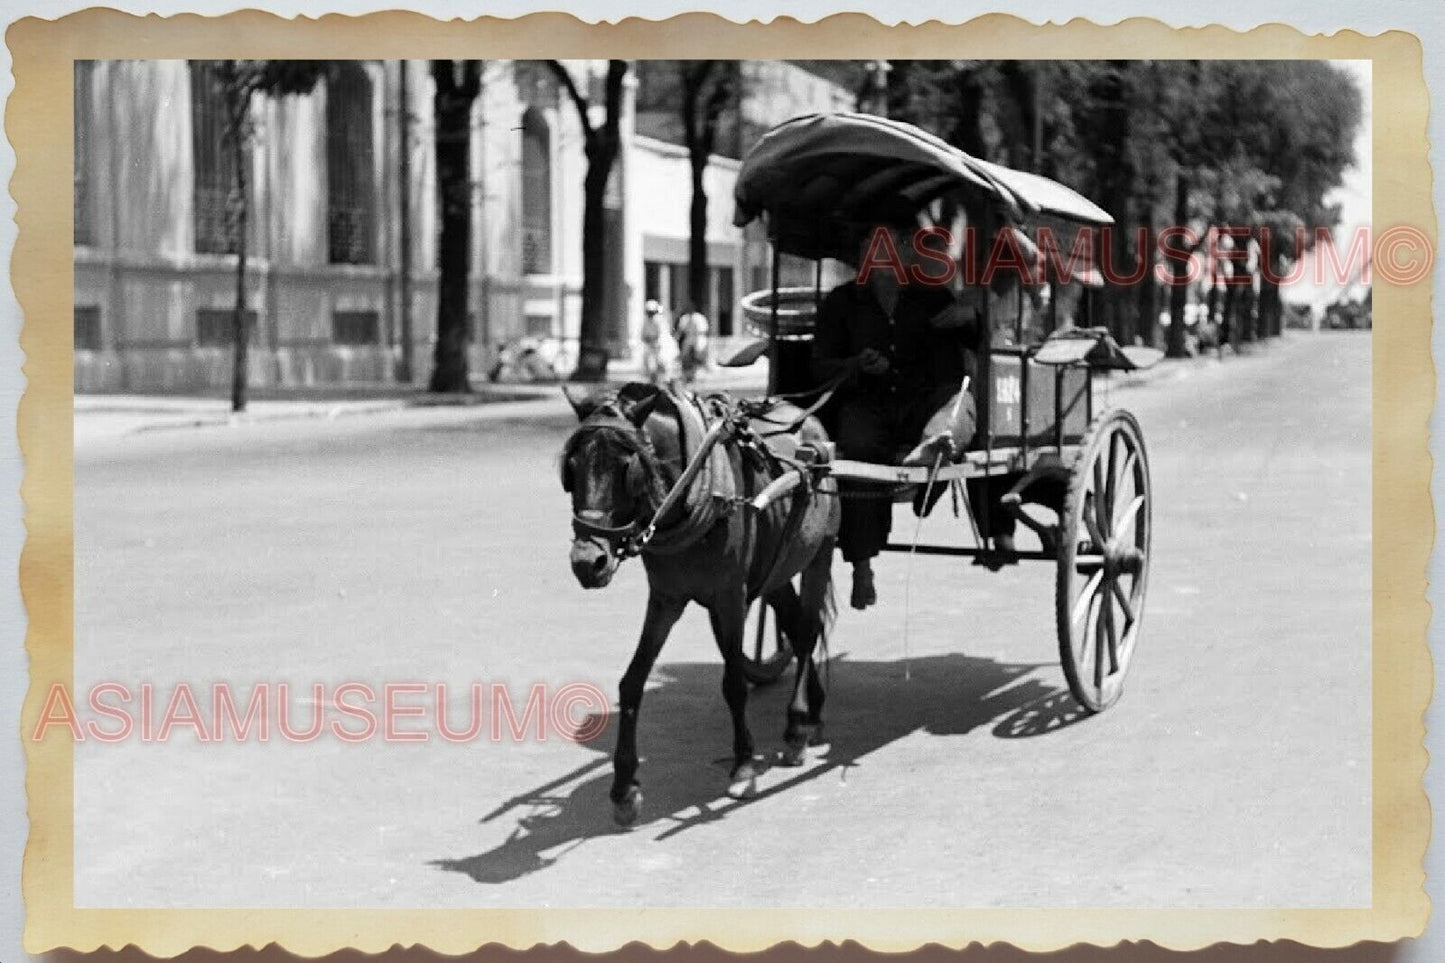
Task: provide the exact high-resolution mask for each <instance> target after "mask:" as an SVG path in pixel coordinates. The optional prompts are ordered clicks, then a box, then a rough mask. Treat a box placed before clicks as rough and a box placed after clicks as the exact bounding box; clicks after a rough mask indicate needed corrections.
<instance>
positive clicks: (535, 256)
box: [522, 107, 552, 274]
mask: <svg viewBox="0 0 1445 963" xmlns="http://www.w3.org/2000/svg"><path fill="white" fill-rule="evenodd" d="M522 271H523V272H524V273H526V274H550V273H552V132H551V130H550V129H549V128H548V126H547V119H546V118H545V117H543V116H542V113H541V111H539V110H537V109H536V108H535V107H534V108H531V109H529V110H528V111H527V112H526V113H525V114H523V115H522Z"/></svg>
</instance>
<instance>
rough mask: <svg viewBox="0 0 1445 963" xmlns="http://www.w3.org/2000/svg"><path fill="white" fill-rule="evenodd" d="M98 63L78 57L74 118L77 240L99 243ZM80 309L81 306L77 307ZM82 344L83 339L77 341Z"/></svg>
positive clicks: (78, 242) (88, 243)
mask: <svg viewBox="0 0 1445 963" xmlns="http://www.w3.org/2000/svg"><path fill="white" fill-rule="evenodd" d="M94 75H95V63H94V61H90V60H77V61H75V104H74V108H73V113H72V122H73V126H74V134H75V142H74V143H75V243H76V244H85V245H90V244H94V243H95V224H94V216H93V213H92V210H91V207H92V205H93V203H94V201H93V199H92V197H91V194H92V187H91V182H90V172H89V170H88V165H89V163H90V149H91V137H90V125H91V123H93V118H92V116H91V109H90V104H91V95H92V91H93V90H94ZM77 310H78V309H77ZM76 346H77V347H78V346H79V342H78V341H77V342H76Z"/></svg>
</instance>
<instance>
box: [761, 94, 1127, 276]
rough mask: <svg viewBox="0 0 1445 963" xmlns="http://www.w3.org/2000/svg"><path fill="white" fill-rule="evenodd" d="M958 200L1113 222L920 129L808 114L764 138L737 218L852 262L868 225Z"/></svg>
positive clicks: (1022, 213)
mask: <svg viewBox="0 0 1445 963" xmlns="http://www.w3.org/2000/svg"><path fill="white" fill-rule="evenodd" d="M953 193H958V194H961V195H963V196H965V197H967V196H970V195H971V196H972V197H974V198H979V197H981V198H983V199H985V200H987V201H989V202H991V203H993V204H994V205H995V206H997V207H999V208H1002V210H1003V211H1004V213H1005V215H1006V216H1008V217H1010V218H1012V219H1022V218H1024V217H1027V216H1028V215H1037V214H1044V215H1050V216H1053V217H1058V218H1063V219H1065V220H1069V221H1074V222H1077V223H1083V224H1112V223H1113V218H1112V217H1110V216H1109V215H1108V214H1107V213H1106V212H1105V211H1104V210H1103V209H1101V208H1100V207H1098V205H1096V204H1094V203H1093V202H1092V201H1090V200H1089V199H1088V198H1086V197H1084V196H1082V195H1081V194H1079V193H1077V192H1076V191H1074V190H1071V189H1070V188H1068V187H1065V186H1064V185H1063V184H1060V183H1058V182H1056V181H1052V180H1049V179H1048V178H1047V177H1041V176H1039V175H1037V174H1027V173H1024V172H1022V171H1015V170H1011V169H1009V168H1007V167H1003V166H1001V165H999V164H992V163H989V162H987V161H982V160H979V159H978V158H976V157H972V156H970V155H968V154H966V153H964V152H963V151H961V150H959V149H958V148H957V147H954V146H953V145H951V144H949V143H948V142H946V141H944V140H942V139H941V138H939V137H936V136H934V135H933V134H930V133H928V132H927V131H924V130H921V129H919V128H917V127H914V126H913V125H912V124H905V123H902V122H901V121H896V120H889V119H888V118H886V117H875V116H873V115H871V114H854V113H838V114H806V115H804V116H801V117H795V118H793V119H792V120H788V121H784V122H783V123H781V124H779V125H778V126H776V127H774V128H773V129H772V130H770V131H768V132H767V133H766V134H764V135H763V137H762V138H761V139H760V140H759V141H758V143H757V144H756V145H754V147H753V148H752V150H750V151H749V152H748V154H747V156H746V157H745V158H744V159H743V164H742V169H741V170H740V171H739V173H738V179H737V186H736V188H735V190H734V200H735V201H736V205H737V208H736V212H735V214H734V218H733V220H734V223H735V224H737V225H738V226H739V227H742V226H744V225H746V224H748V223H750V222H751V221H753V220H754V219H756V218H757V217H759V216H760V215H762V214H764V213H766V214H767V215H768V220H769V226H770V233H772V234H773V237H774V243H776V244H777V245H778V246H779V247H780V248H781V249H782V250H783V251H785V252H787V253H789V254H796V255H799V256H802V257H809V258H815V257H836V258H840V259H842V260H845V261H851V260H853V259H854V258H855V257H856V255H857V252H856V237H857V234H856V228H857V227H858V226H859V225H870V224H890V225H898V226H907V225H911V224H914V223H916V220H917V216H918V212H920V211H921V210H923V209H924V208H925V207H927V205H928V204H929V203H930V202H932V201H934V200H935V199H937V198H939V197H942V196H944V195H947V194H953Z"/></svg>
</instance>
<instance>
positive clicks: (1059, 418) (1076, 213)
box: [736, 114, 1158, 711]
mask: <svg viewBox="0 0 1445 963" xmlns="http://www.w3.org/2000/svg"><path fill="white" fill-rule="evenodd" d="M736 202H737V216H736V221H737V223H738V225H739V226H746V225H748V224H750V223H752V222H754V221H755V220H760V221H761V222H762V224H763V226H764V227H765V228H766V231H767V235H768V239H769V241H770V242H771V253H772V277H773V284H772V288H771V289H770V290H764V291H759V292H755V293H754V294H753V295H750V296H749V297H747V298H745V299H744V303H743V312H744V315H745V316H746V317H747V318H748V319H749V323H750V325H751V326H752V327H753V329H754V330H755V332H757V333H759V334H761V335H763V336H764V338H765V339H766V342H767V349H766V350H767V353H768V357H769V362H770V384H769V394H771V395H784V396H792V397H807V396H808V393H809V391H810V390H814V389H816V388H818V386H817V385H816V384H815V383H813V380H812V378H811V376H810V373H809V365H808V353H809V351H810V348H811V345H810V341H811V339H812V337H813V335H814V325H815V324H816V323H817V318H818V315H819V310H818V309H819V307H820V305H821V302H822V298H823V293H824V292H823V288H824V284H823V278H824V268H823V266H824V263H825V261H830V260H831V261H836V262H841V263H843V264H845V265H851V266H854V267H856V262H857V260H858V254H857V247H856V245H855V244H853V243H852V242H851V241H850V238H852V237H853V236H854V235H855V234H856V231H857V226H858V225H868V224H890V225H917V226H918V227H924V228H926V227H930V226H932V227H935V228H936V227H937V226H938V223H939V221H940V220H944V221H946V220H947V219H948V217H949V215H950V213H952V214H953V215H955V216H957V217H958V219H959V220H971V221H972V222H974V223H970V224H969V225H968V227H967V228H965V230H964V232H963V233H965V234H967V236H969V237H970V238H971V239H972V244H973V247H974V250H973V251H970V250H966V249H965V250H963V251H961V252H960V254H959V258H960V259H961V260H963V261H964V266H965V273H967V271H966V269H967V267H968V266H973V267H975V268H977V267H978V266H979V264H978V261H977V260H975V261H969V260H968V259H969V258H973V257H975V255H976V254H985V256H988V255H996V254H997V253H998V252H999V251H1000V250H1004V249H1005V247H1004V246H1003V245H1000V244H997V243H995V242H996V240H997V239H998V238H999V235H1000V232H1007V231H1011V230H1016V229H1017V228H1018V227H1020V226H1027V225H1029V224H1030V223H1034V224H1037V223H1040V222H1043V223H1044V224H1046V225H1057V226H1058V227H1059V229H1060V230H1061V231H1067V230H1068V228H1069V226H1070V225H1074V226H1078V225H1083V226H1087V227H1089V228H1094V227H1101V226H1103V225H1107V224H1110V223H1112V218H1110V217H1109V215H1108V214H1107V213H1105V212H1104V211H1103V210H1101V209H1100V208H1098V207H1097V206H1095V205H1094V204H1093V203H1091V202H1090V201H1088V200H1087V199H1085V198H1084V197H1082V196H1080V195H1079V194H1077V193H1075V192H1074V191H1072V190H1070V189H1069V188H1067V187H1064V186H1063V185H1061V184H1058V183H1056V182H1054V181H1051V180H1048V179H1046V178H1044V177H1040V176H1038V175H1034V174H1027V173H1023V172H1019V171H1014V170H1010V169H1008V168H1005V167H1001V166H999V165H996V164H990V163H987V162H984V161H980V160H978V159H976V158H973V157H970V156H969V155H967V154H965V153H963V152H962V151H960V150H957V149H955V148H953V147H951V146H950V145H948V144H947V143H945V142H944V141H942V140H939V139H938V138H936V137H933V136H931V135H929V134H927V133H925V132H923V131H921V130H918V129H917V128H915V127H912V126H910V125H907V124H903V123H899V122H896V121H890V120H887V119H884V118H879V117H873V116H868V115H861V114H833V115H811V116H806V117H799V118H796V119H794V120H791V121H788V122H786V123H784V124H781V125H779V126H778V127H776V128H774V129H773V130H772V131H770V132H769V133H768V134H766V135H765V136H764V137H763V138H762V140H761V141H760V142H759V143H758V145H757V146H756V147H755V148H754V149H753V150H752V151H751V152H750V153H749V154H748V156H747V157H746V158H745V160H744V162H743V166H742V170H741V172H740V173H739V175H738V181H737V189H736ZM964 212H967V214H965V213H964ZM960 215H961V216H960ZM967 215H972V217H971V218H970V217H968V216H967ZM1007 240H1008V241H1009V242H1010V244H1014V243H1018V244H1024V245H1028V243H1029V242H1028V241H1027V239H1026V237H1024V236H1023V235H1021V234H1016V235H1014V238H1009V239H1007ZM1034 253H1036V252H1035V251H1030V252H1029V254H1030V255H1032V254H1034ZM785 256H787V257H789V258H790V259H791V260H792V261H793V263H792V265H791V266H792V267H793V268H795V269H796V268H797V267H798V262H799V261H800V260H801V261H811V262H812V267H813V271H812V274H813V282H814V283H813V285H812V286H811V287H808V286H791V287H789V286H784V285H783V284H782V283H781V282H782V278H783V275H784V273H785V272H784V270H783V258H784V257H785ZM994 267H995V268H997V265H996V264H995V265H994ZM983 272H984V273H983V275H982V276H983V277H985V278H987V277H988V276H989V273H990V272H989V267H988V266H987V265H984V266H983ZM993 273H997V272H993ZM975 280H976V281H977V278H975ZM1012 280H1013V282H1014V283H1013V284H1012V285H1011V286H1010V287H1008V288H1007V289H1006V291H1005V294H1006V295H1012V296H1013V299H1014V300H1013V304H1012V305H1010V304H1009V300H1008V297H1007V296H1004V297H1000V296H999V295H998V292H997V291H994V292H992V293H991V294H989V295H986V296H984V297H982V298H980V299H979V301H978V304H979V308H980V315H981V317H980V319H979V326H980V328H981V330H982V332H983V335H982V336H981V342H982V343H981V345H980V347H979V350H977V351H976V352H975V358H976V361H975V370H974V377H973V378H972V382H971V383H972V386H973V393H974V402H975V407H976V411H977V424H978V430H977V433H976V434H975V435H974V437H973V439H972V440H971V442H969V443H968V444H967V445H966V446H965V447H966V450H965V451H963V452H962V453H961V457H959V458H957V459H956V460H954V459H950V462H949V463H948V464H935V465H931V466H919V465H913V466H907V467H905V466H903V465H898V464H875V463H870V462H859V461H848V460H843V459H839V458H837V457H836V455H835V453H834V452H833V451H831V450H828V451H823V452H814V453H811V455H812V457H813V458H814V462H813V464H811V465H810V467H809V469H808V470H809V471H811V472H812V473H813V474H814V475H822V474H827V475H828V476H830V477H832V478H835V479H846V480H848V481H850V482H853V483H855V485H856V484H858V483H864V484H870V485H872V486H875V487H876V488H878V489H880V491H881V493H882V494H884V495H886V494H887V489H888V488H889V487H891V488H892V489H893V491H894V492H896V493H898V494H899V496H900V497H904V498H906V497H909V494H910V493H911V492H914V491H915V490H916V489H917V488H919V487H925V488H927V487H932V486H947V487H948V488H950V489H952V491H953V495H954V504H955V505H960V504H961V505H962V506H963V510H962V514H964V515H966V516H968V519H969V522H970V528H971V531H972V536H973V537H972V544H970V545H914V544H897V543H890V544H889V545H888V546H887V549H888V550H892V551H916V552H918V553H919V554H927V555H950V556H962V557H971V558H974V559H976V560H978V561H982V562H985V563H987V564H989V565H991V566H997V565H999V564H1008V563H1012V562H1017V561H1047V562H1053V563H1054V564H1055V566H1056V569H1057V578H1056V589H1055V595H1056V602H1055V605H1056V610H1057V611H1056V621H1057V628H1058V638H1059V652H1060V658H1061V661H1062V664H1063V669H1064V673H1065V675H1066V676H1067V678H1068V683H1069V688H1070V690H1071V691H1072V692H1073V695H1074V697H1075V698H1076V699H1077V700H1078V701H1079V703H1080V704H1082V705H1083V706H1084V707H1085V708H1087V709H1088V710H1090V711H1100V710H1102V709H1104V708H1106V707H1108V706H1109V705H1110V704H1111V703H1112V702H1113V701H1114V700H1115V699H1117V698H1118V696H1119V694H1120V692H1121V689H1122V684H1123V680H1124V676H1125V673H1126V672H1127V670H1128V667H1129V663H1130V661H1131V658H1132V656H1133V654H1134V650H1135V646H1136V643H1137V641H1138V637H1139V628H1140V619H1141V616H1142V614H1143V606H1144V595H1145V587H1146V584H1147V576H1148V566H1149V545H1150V541H1149V539H1150V497H1151V492H1150V487H1149V462H1148V457H1147V454H1146V451H1145V447H1144V439H1143V435H1142V433H1141V432H1140V429H1139V425H1138V422H1137V421H1136V420H1135V419H1134V417H1133V416H1132V415H1130V414H1129V413H1128V412H1126V411H1123V410H1120V409H1113V410H1109V411H1101V412H1096V410H1095V394H1094V377H1093V375H1094V372H1097V371H1101V370H1102V371H1108V370H1120V369H1124V370H1127V369H1131V368H1136V367H1147V366H1148V365H1149V364H1152V363H1153V362H1154V361H1155V360H1157V358H1158V354H1157V352H1154V351H1152V349H1147V348H1144V349H1137V348H1121V347H1120V346H1118V345H1117V344H1115V343H1114V342H1113V340H1112V339H1111V338H1109V337H1108V335H1107V333H1106V332H1104V331H1103V330H1101V329H1094V328H1090V327H1088V326H1087V325H1088V318H1087V316H1086V317H1084V318H1082V319H1081V320H1082V321H1083V322H1084V323H1083V325H1081V326H1073V325H1066V326H1062V327H1061V326H1060V320H1059V317H1058V304H1059V301H1060V297H1059V296H1058V292H1057V291H1056V290H1055V289H1056V288H1057V287H1058V282H1059V280H1060V279H1059V278H1057V277H1056V278H1054V279H1053V281H1052V283H1051V285H1050V287H1049V288H1048V289H1047V290H1046V292H1045V294H1046V296H1045V297H1043V298H1038V299H1037V300H1038V301H1039V302H1043V301H1046V302H1047V304H1048V306H1049V310H1048V311H1047V312H1041V311H1034V312H1033V313H1034V314H1036V315H1040V317H1039V318H1036V319H1035V320H1036V321H1042V322H1043V323H1044V325H1046V326H1047V328H1048V329H1050V330H1048V331H1047V332H1046V333H1045V334H1044V335H1043V336H1038V335H1037V334H1036V335H1035V337H1032V338H1031V337H1030V336H1029V334H1028V333H1026V331H1025V324H1024V315H1025V307H1026V306H1028V305H1029V303H1030V302H1028V301H1026V300H1025V298H1026V297H1027V295H1026V293H1025V286H1026V279H1025V278H1024V277H1023V276H1017V275H1016V276H1015V277H1014V278H1013V279H1012ZM1035 280H1042V279H1035ZM1076 280H1077V281H1079V282H1081V283H1082V284H1083V286H1084V288H1085V290H1084V291H1083V292H1082V297H1081V298H1080V299H1079V300H1080V304H1079V307H1080V309H1081V312H1082V313H1084V314H1085V315H1087V312H1088V309H1089V307H1090V306H1091V303H1092V292H1091V291H1090V290H1089V287H1090V282H1095V283H1096V282H1097V272H1093V271H1090V270H1089V269H1088V268H1087V267H1085V269H1084V270H1083V271H1081V272H1080V273H1079V276H1078V278H1077V279H1076ZM1009 306H1012V307H1014V308H1015V312H1014V314H1013V317H1012V318H1008V317H1003V318H1001V317H999V315H1000V314H1001V313H1003V310H1002V309H1006V308H1007V307H1009ZM1036 327H1037V325H1036ZM757 350H762V346H761V345H759V346H758V349H757ZM744 360H746V359H744ZM991 477H1000V478H1009V479H1011V480H1013V484H1012V485H1011V487H1010V489H1009V490H1008V492H1007V493H1005V494H1004V495H1003V497H1002V498H1001V499H997V500H995V499H993V498H975V499H972V500H970V499H969V498H968V497H967V493H966V489H965V486H964V482H965V481H968V480H977V479H988V478H991ZM808 483H810V479H808V478H806V477H803V472H801V471H799V472H794V473H792V474H791V475H790V476H788V477H786V478H784V479H781V480H780V481H779V482H778V483H776V484H775V485H774V486H772V487H771V488H770V490H769V491H768V492H766V493H765V494H764V495H763V496H760V497H759V498H758V499H756V500H755V505H756V507H762V506H764V505H766V504H768V503H769V501H770V500H771V499H773V498H776V497H780V496H782V495H784V494H786V493H787V492H788V491H789V490H791V488H792V487H793V486H795V485H799V484H808ZM1050 486H1052V487H1053V489H1054V490H1056V491H1058V492H1061V493H1063V496H1064V497H1063V499H1062V504H1056V505H1054V506H1053V510H1052V511H1047V510H1046V511H1045V512H1044V515H1045V516H1046V517H1040V515H1039V513H1038V511H1037V510H1036V509H1034V508H1031V507H1030V504H1029V498H1028V493H1029V492H1030V491H1031V490H1035V489H1041V488H1048V487H1050ZM991 511H1003V512H1006V513H1008V514H1009V515H1010V516H1011V517H1012V518H1013V519H1014V520H1015V521H1016V522H1018V523H1019V524H1021V525H1022V526H1023V527H1024V528H1026V529H1028V530H1030V531H1032V532H1033V533H1034V534H1035V536H1036V537H1037V539H1038V542H1039V547H1038V548H1037V549H1029V550H1017V549H1013V548H1011V547H1010V548H1007V549H1002V548H1000V547H998V546H996V545H994V544H991V543H990V539H989V537H988V534H987V533H988V532H990V531H992V530H993V528H994V527H995V526H992V525H990V524H989V522H990V520H989V519H988V517H987V514H988V513H989V512H991ZM980 516H981V517H980ZM980 533H983V534H980ZM754 618H755V620H756V621H755V626H754V627H753V629H752V630H751V639H750V645H751V652H750V653H749V675H750V677H751V678H754V679H755V680H758V681H763V680H767V679H769V678H771V677H776V675H777V674H779V673H781V672H782V671H783V670H784V669H785V668H786V666H787V664H788V661H789V660H790V658H791V652H790V649H789V647H788V646H787V645H786V644H785V643H784V640H783V639H782V638H781V633H780V632H778V631H777V629H776V628H775V629H774V631H773V632H771V633H769V631H768V629H767V622H768V617H767V611H766V609H765V608H764V607H762V606H759V609H758V612H757V614H756V615H755V616H754Z"/></svg>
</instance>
